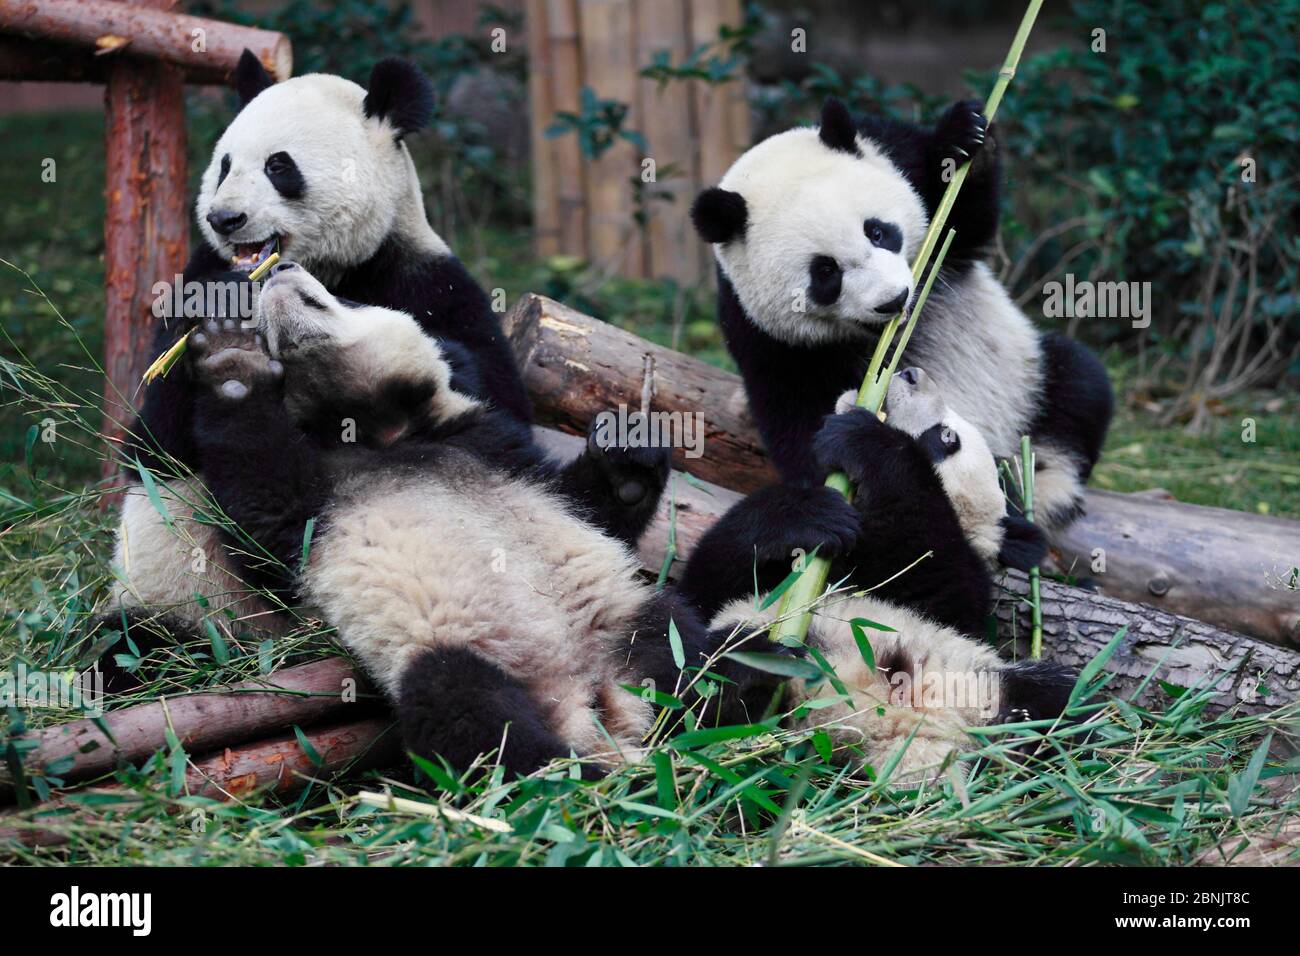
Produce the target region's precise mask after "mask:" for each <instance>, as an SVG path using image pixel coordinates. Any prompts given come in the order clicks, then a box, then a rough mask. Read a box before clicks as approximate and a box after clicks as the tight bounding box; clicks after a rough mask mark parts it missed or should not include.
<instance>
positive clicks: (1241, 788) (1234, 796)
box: [1228, 734, 1273, 817]
mask: <svg viewBox="0 0 1300 956" xmlns="http://www.w3.org/2000/svg"><path fill="white" fill-rule="evenodd" d="M1272 743H1273V735H1272V734H1269V735H1268V736H1267V737H1265V738H1264V739H1263V740H1261V741H1260V742H1259V746H1258V747H1256V748H1255V752H1254V754H1252V755H1251V758H1250V763H1248V764H1246V769H1245V770H1242V771H1241V772H1240V773H1234V774H1233V775H1232V777H1231V778H1230V779H1229V780H1228V808H1229V809H1230V810H1232V815H1233V816H1234V817H1239V816H1241V815H1242V814H1243V813H1245V812H1246V808H1247V807H1249V806H1250V795H1251V794H1252V793H1254V792H1255V784H1257V783H1259V775H1260V772H1261V771H1262V770H1263V769H1264V761H1265V760H1266V759H1267V758H1268V748H1269V746H1270V745H1271V744H1272Z"/></svg>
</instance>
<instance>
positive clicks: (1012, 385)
mask: <svg viewBox="0 0 1300 956" xmlns="http://www.w3.org/2000/svg"><path fill="white" fill-rule="evenodd" d="M985 126H986V123H985V121H984V118H983V117H982V116H981V115H980V114H979V112H978V106H977V104H973V103H959V104H958V105H957V106H955V107H953V108H952V110H950V111H949V112H948V114H947V115H946V116H945V117H944V118H943V119H942V120H941V121H940V122H939V125H938V126H937V127H936V128H934V129H926V128H922V127H919V126H913V125H911V124H907V123H899V122H894V121H890V120H884V119H880V118H875V117H869V118H866V119H863V120H862V121H861V122H860V123H858V124H855V123H854V121H853V119H852V117H850V115H849V112H848V110H847V109H845V107H844V105H843V104H842V103H840V102H839V101H838V100H835V99H830V100H827V102H826V105H825V108H824V109H823V111H822V116H821V125H820V126H819V127H818V128H815V129H814V128H808V127H804V128H799V129H792V130H788V131H787V132H784V133H780V134H778V135H776V136H772V137H770V138H769V139H766V140H764V141H763V142H761V143H759V144H758V145H757V146H755V147H753V148H752V149H750V150H749V151H748V152H746V153H745V154H744V155H743V156H741V157H740V158H739V159H738V160H736V162H735V163H734V164H733V165H732V167H731V169H730V170H728V171H727V173H726V175H725V176H723V178H722V181H721V183H720V184H719V185H718V186H716V187H713V188H711V189H707V190H705V191H704V192H703V193H701V194H700V196H699V197H698V198H697V199H696V201H695V205H694V207H693V208H692V212H691V214H692V218H693V219H694V222H695V225H696V228H697V230H698V231H699V233H700V235H701V236H702V237H703V238H704V239H705V241H707V242H711V243H713V251H714V256H715V257H716V259H717V262H718V273H719V280H718V320H719V322H720V323H721V325H722V331H723V335H724V336H725V338H726V342H727V348H728V350H729V351H730V352H731V354H732V356H734V358H735V359H736V364H737V365H738V366H739V367H740V372H741V375H742V376H743V377H744V380H745V391H746V394H747V397H748V399H749V405H750V408H751V409H752V410H753V412H754V417H755V420H756V422H757V424H758V427H759V430H760V431H761V432H762V436H763V442H764V444H765V446H766V448H767V452H768V454H769V455H770V456H771V458H772V460H773V462H774V463H775V464H776V466H777V468H778V469H779V470H780V472H781V474H782V477H784V478H786V479H787V480H797V481H807V480H809V479H810V476H811V475H812V473H813V472H815V471H816V469H817V462H816V458H815V455H814V454H813V437H814V436H815V435H816V433H817V429H818V426H819V424H820V422H821V419H822V416H824V415H826V414H827V413H829V412H830V411H831V409H832V408H833V407H834V405H835V399H836V397H837V396H838V395H839V394H840V393H841V392H842V391H844V390H845V389H848V388H856V387H858V386H859V385H860V384H861V382H862V378H863V375H864V373H865V372H866V369H867V363H868V361H869V359H870V357H871V354H872V352H873V350H874V349H875V347H876V343H877V341H878V338H879V333H880V329H881V328H882V326H883V325H884V323H885V322H886V321H887V320H888V319H889V318H890V317H891V316H893V315H894V314H896V313H897V312H899V311H900V310H901V309H903V308H904V307H905V306H906V305H907V303H908V302H909V301H911V299H912V295H913V292H914V291H915V290H914V283H913V281H912V275H911V262H912V261H913V260H914V259H915V257H916V254H917V251H918V250H919V248H920V246H921V241H922V239H923V237H924V235H925V231H926V229H927V228H928V226H929V222H930V219H931V217H932V216H933V215H934V212H935V209H936V207H937V206H938V204H939V200H940V197H941V196H942V195H943V193H944V190H945V189H946V187H947V185H948V179H949V178H951V177H950V176H949V175H946V174H948V173H951V172H952V171H953V170H955V169H956V168H957V166H958V165H959V164H960V163H962V162H964V161H965V160H966V159H968V158H970V157H972V156H973V157H974V159H973V160H972V164H971V170H970V173H969V176H968V177H967V180H966V183H965V185H964V187H963V189H962V191H961V193H960V195H959V197H958V199H957V202H956V204H955V206H954V207H953V210H952V214H951V216H950V217H949V219H948V226H949V227H951V228H954V229H956V237H955V238H954V240H953V244H952V246H951V248H950V250H949V252H948V255H947V257H946V259H945V260H944V264H943V270H942V272H941V274H940V276H939V277H938V281H937V282H936V283H935V285H934V288H933V290H932V291H931V294H930V298H929V300H928V302H927V303H926V306H925V310H924V312H923V314H922V315H921V316H920V318H919V325H918V326H917V328H916V330H915V333H914V335H913V337H912V339H911V341H910V343H909V344H908V348H907V359H908V363H909V364H915V365H918V366H920V367H921V368H923V369H925V370H926V371H927V372H928V373H929V374H930V375H931V376H932V377H933V378H935V379H936V380H937V381H938V383H939V385H940V387H941V388H942V390H943V393H944V394H945V395H946V396H947V397H948V402H949V404H950V405H951V406H952V407H953V409H954V410H956V411H957V412H959V413H960V414H961V415H962V416H963V417H964V418H966V419H967V420H968V421H970V422H971V423H972V424H974V425H975V426H976V427H977V428H979V430H980V431H981V432H982V433H983V434H984V436H985V438H986V440H987V441H988V443H989V445H990V446H991V447H992V449H993V453H994V454H995V455H998V456H1000V457H1005V456H1010V455H1013V454H1015V453H1016V451H1017V450H1018V449H1019V446H1020V437H1021V435H1024V434H1030V435H1031V436H1032V437H1033V441H1034V447H1035V449H1036V452H1037V462H1038V474H1037V477H1036V482H1035V493H1034V498H1035V503H1036V505H1037V509H1036V510H1037V512H1038V515H1039V518H1040V520H1041V521H1042V522H1043V523H1044V524H1045V525H1047V526H1048V527H1059V526H1062V525H1064V524H1066V523H1068V522H1069V521H1070V520H1072V519H1073V518H1074V517H1075V516H1076V515H1077V514H1078V513H1079V511H1080V510H1081V508H1082V503H1083V491H1082V486H1083V483H1084V482H1085V481H1087V478H1088V475H1089V473H1090V472H1091V470H1092V467H1093V465H1094V464H1095V463H1096V461H1097V458H1098V456H1099V455H1100V454H1101V447H1102V443H1103V441H1104V439H1105V436H1106V429H1107V426H1108V424H1109V422H1110V415H1111V391H1110V383H1109V381H1108V380H1107V377H1106V371H1105V369H1104V368H1103V367H1102V365H1101V363H1099V362H1098V361H1097V359H1096V358H1095V357H1094V356H1093V355H1092V354H1091V353H1090V352H1089V351H1088V350H1087V349H1086V348H1084V347H1083V346H1081V345H1079V344H1078V343H1076V342H1073V341H1071V340H1069V339H1066V338H1064V337H1062V336H1059V335H1050V334H1049V335H1040V334H1039V333H1038V331H1037V330H1035V329H1034V327H1033V325H1032V324H1031V323H1030V322H1029V319H1028V318H1026V316H1025V315H1024V313H1022V312H1021V311H1020V309H1019V308H1018V307H1017V306H1016V304H1015V303H1014V302H1013V301H1012V300H1011V298H1010V296H1008V294H1007V291H1006V289H1004V288H1003V286H1002V284H1001V283H1000V282H998V280H997V278H996V277H995V276H994V275H993V273H992V272H991V271H990V270H989V267H988V266H987V265H986V264H985V263H984V262H983V256H984V253H985V251H986V250H987V248H988V247H989V245H990V244H991V243H992V241H993V239H994V237H995V236H996V234H997V226H998V218H999V205H998V193H999V179H1000V171H999V168H998V161H997V156H996V154H995V152H994V150H993V149H992V146H991V143H990V144H986V133H985Z"/></svg>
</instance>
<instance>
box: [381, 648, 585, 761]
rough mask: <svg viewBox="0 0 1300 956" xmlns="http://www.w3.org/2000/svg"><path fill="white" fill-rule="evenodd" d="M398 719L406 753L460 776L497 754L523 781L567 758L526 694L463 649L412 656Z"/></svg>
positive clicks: (502, 673)
mask: <svg viewBox="0 0 1300 956" xmlns="http://www.w3.org/2000/svg"><path fill="white" fill-rule="evenodd" d="M397 717H398V721H399V723H400V725H401V730H402V740H403V742H404V743H405V745H406V749H407V750H409V751H410V752H411V753H413V754H416V755H417V756H420V757H423V758H425V759H426V760H433V759H435V758H436V757H438V756H440V757H442V758H443V759H445V760H446V761H447V762H448V763H449V764H451V765H452V766H453V767H455V768H456V769H457V770H458V771H464V770H466V769H468V768H469V767H470V766H471V765H472V764H473V763H474V761H475V760H476V759H477V758H478V757H479V755H480V754H485V753H490V752H493V751H497V750H498V749H499V748H500V752H499V753H498V754H497V763H500V764H501V765H502V766H503V767H505V768H506V769H507V770H508V771H512V772H514V773H517V774H520V775H526V774H530V773H532V772H534V771H535V770H539V769H541V768H542V767H544V766H545V765H546V764H548V763H549V762H550V761H551V760H554V759H555V758H557V757H567V756H569V748H568V747H567V746H566V745H565V744H564V742H563V741H561V740H560V738H559V737H558V736H556V735H555V733H554V732H553V731H552V730H551V729H550V728H549V727H548V726H547V724H546V720H545V715H544V714H543V713H542V710H541V708H540V707H539V706H538V705H537V702H536V701H535V700H534V699H533V697H532V695H531V694H530V693H529V692H528V689H527V688H526V687H525V686H524V685H523V684H522V683H521V682H520V681H518V680H515V679H514V678H512V677H511V676H510V675H509V674H507V673H506V672H505V671H503V670H502V669H501V668H499V667H497V666H496V665H495V664H493V663H492V662H490V661H488V660H485V659H484V658H483V657H480V656H479V655H478V654H476V653H474V652H473V651H471V650H468V649H466V648H460V647H445V648H437V649H435V650H429V651H426V652H424V653H422V654H420V655H419V656H418V657H416V658H415V659H414V660H413V661H412V662H411V664H410V665H409V666H408V667H407V668H406V670H405V672H404V673H403V674H402V680H401V686H400V688H399V689H398V694H397ZM503 741H504V747H502V743H503ZM489 765H490V764H489Z"/></svg>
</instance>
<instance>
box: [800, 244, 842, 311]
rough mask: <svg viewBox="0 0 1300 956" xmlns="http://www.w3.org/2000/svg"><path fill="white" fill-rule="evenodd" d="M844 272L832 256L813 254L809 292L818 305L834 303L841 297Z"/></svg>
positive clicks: (809, 272)
mask: <svg viewBox="0 0 1300 956" xmlns="http://www.w3.org/2000/svg"><path fill="white" fill-rule="evenodd" d="M843 278H844V273H843V272H842V271H841V270H840V264H839V263H838V262H836V261H835V260H834V259H832V258H831V257H830V256H813V259H812V262H810V263H809V264H808V294H809V295H810V296H811V297H812V300H813V301H814V302H816V303H817V304H818V305H832V304H834V302H835V300H836V299H838V298H839V297H840V283H841V281H842V280H843Z"/></svg>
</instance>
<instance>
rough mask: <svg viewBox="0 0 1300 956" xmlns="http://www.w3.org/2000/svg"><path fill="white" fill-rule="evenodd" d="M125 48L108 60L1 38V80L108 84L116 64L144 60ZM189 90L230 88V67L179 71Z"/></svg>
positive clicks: (79, 50) (82, 50)
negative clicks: (181, 72)
mask: <svg viewBox="0 0 1300 956" xmlns="http://www.w3.org/2000/svg"><path fill="white" fill-rule="evenodd" d="M129 50H130V47H126V48H125V49H124V50H121V51H119V52H117V53H114V54H113V55H111V56H99V55H98V54H96V53H94V52H93V51H92V50H90V49H88V48H86V47H81V46H73V45H71V44H68V43H47V42H44V41H41V40H28V39H25V38H23V37H18V36H5V35H2V34H0V80H12V81H14V82H18V83H101V84H102V83H107V82H108V74H109V72H110V70H111V68H112V66H113V64H115V63H119V62H123V61H130V62H135V61H137V60H142V59H146V58H142V57H136V56H132V55H131V53H130V52H128V51H129ZM182 69H183V70H184V76H185V83H186V84H187V85H189V86H229V85H230V83H231V80H232V78H233V76H234V68H233V67H225V68H223V67H222V66H220V65H219V64H217V63H215V62H214V63H212V64H210V65H207V66H196V65H190V66H185V67H182Z"/></svg>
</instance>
